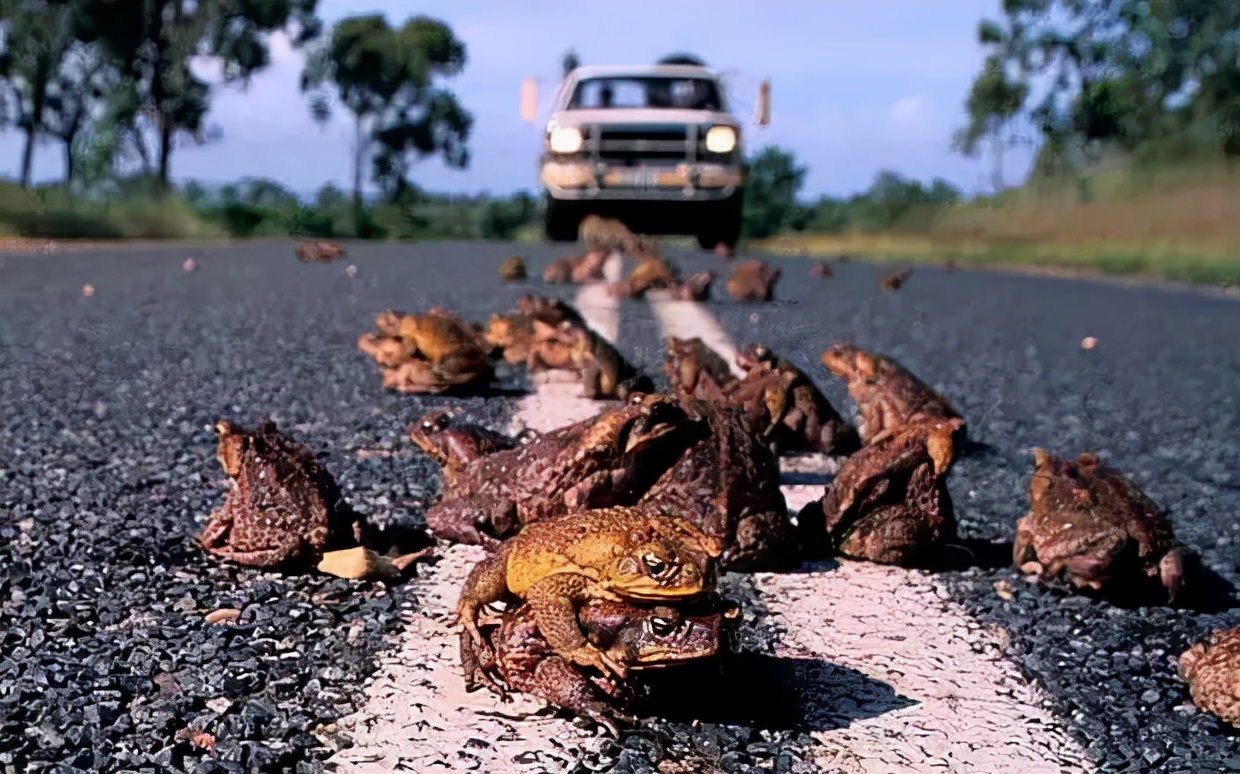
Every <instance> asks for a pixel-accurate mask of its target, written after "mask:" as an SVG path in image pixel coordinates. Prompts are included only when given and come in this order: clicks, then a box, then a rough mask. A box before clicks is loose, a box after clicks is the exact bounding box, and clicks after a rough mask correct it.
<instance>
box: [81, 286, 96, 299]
mask: <svg viewBox="0 0 1240 774" xmlns="http://www.w3.org/2000/svg"><path fill="white" fill-rule="evenodd" d="M82 295H84V296H86V297H87V298H90V297H91V296H93V295H95V286H94V285H83V286H82Z"/></svg>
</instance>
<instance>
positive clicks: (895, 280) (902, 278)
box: [878, 266, 913, 290]
mask: <svg viewBox="0 0 1240 774" xmlns="http://www.w3.org/2000/svg"><path fill="white" fill-rule="evenodd" d="M912 273H913V267H911V266H910V267H909V268H907V269H904V270H902V271H897V272H893V273H891V274H884V275H883V276H881V277H879V278H878V286H879V287H880V288H882V289H883V290H899V289H900V288H902V287H904V283H905V282H907V281H908V278H909V276H911V275H912Z"/></svg>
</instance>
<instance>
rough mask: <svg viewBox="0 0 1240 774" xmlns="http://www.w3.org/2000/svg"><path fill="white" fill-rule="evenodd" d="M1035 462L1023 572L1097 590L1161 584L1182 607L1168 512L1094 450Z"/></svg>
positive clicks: (1024, 522) (1020, 563) (1023, 529)
mask: <svg viewBox="0 0 1240 774" xmlns="http://www.w3.org/2000/svg"><path fill="white" fill-rule="evenodd" d="M1034 465H1035V469H1034V473H1033V477H1032V478H1031V479H1030V482H1029V504H1030V508H1029V512H1028V513H1026V514H1025V516H1023V517H1022V518H1021V519H1020V520H1019V521H1018V522H1017V523H1016V540H1015V542H1014V544H1013V548H1012V556H1013V560H1014V562H1015V564H1016V566H1017V567H1019V568H1020V569H1021V571H1022V572H1026V573H1034V574H1037V575H1039V576H1041V577H1042V578H1044V579H1050V578H1057V577H1061V576H1067V579H1068V580H1070V581H1071V582H1072V583H1073V585H1075V586H1077V587H1087V588H1091V589H1095V590H1102V589H1104V588H1105V587H1110V586H1117V587H1121V588H1124V589H1131V588H1134V587H1135V588H1139V587H1140V586H1142V585H1143V584H1156V583H1161V584H1162V587H1163V588H1162V589H1160V590H1161V591H1163V592H1164V593H1165V594H1166V598H1167V601H1168V602H1169V603H1174V602H1175V600H1176V597H1177V596H1178V594H1179V592H1180V589H1181V586H1182V581H1183V574H1184V564H1183V562H1184V558H1183V555H1182V552H1181V550H1180V548H1179V547H1178V545H1177V544H1176V539H1175V535H1174V533H1173V532H1172V529H1171V522H1170V520H1169V519H1168V518H1167V516H1166V514H1165V513H1164V512H1163V511H1162V510H1161V509H1160V508H1159V507H1158V506H1157V505H1155V504H1154V502H1153V501H1152V500H1150V498H1149V497H1147V496H1146V495H1145V493H1144V492H1142V491H1141V489H1140V488H1139V487H1138V486H1137V485H1136V484H1135V483H1134V482H1133V481H1131V480H1130V479H1128V478H1126V477H1125V476H1123V475H1122V474H1121V473H1120V472H1119V471H1118V470H1115V469H1114V468H1110V467H1107V466H1105V465H1103V464H1102V462H1101V460H1100V459H1099V458H1098V456H1097V455H1096V454H1092V453H1089V452H1086V453H1083V454H1081V455H1080V456H1078V457H1077V459H1075V460H1073V461H1067V460H1064V459H1060V458H1059V457H1056V456H1054V455H1052V454H1050V453H1048V452H1046V451H1045V450H1043V449H1035V450H1034Z"/></svg>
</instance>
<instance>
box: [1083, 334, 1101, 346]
mask: <svg viewBox="0 0 1240 774" xmlns="http://www.w3.org/2000/svg"><path fill="white" fill-rule="evenodd" d="M1096 346H1098V340H1097V339H1096V338H1094V337H1093V336H1086V337H1085V338H1083V339H1081V349H1093V348H1094V347H1096Z"/></svg>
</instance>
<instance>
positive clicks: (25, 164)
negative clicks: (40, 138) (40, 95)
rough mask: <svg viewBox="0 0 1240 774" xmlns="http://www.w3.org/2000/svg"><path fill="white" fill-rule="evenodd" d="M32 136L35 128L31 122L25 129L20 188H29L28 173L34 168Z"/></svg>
mask: <svg viewBox="0 0 1240 774" xmlns="http://www.w3.org/2000/svg"><path fill="white" fill-rule="evenodd" d="M34 136H35V126H34V123H33V122H31V125H30V126H29V127H27V128H26V144H25V147H23V148H22V180H21V186H22V188H29V187H30V171H31V168H32V167H33V166H34Z"/></svg>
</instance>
